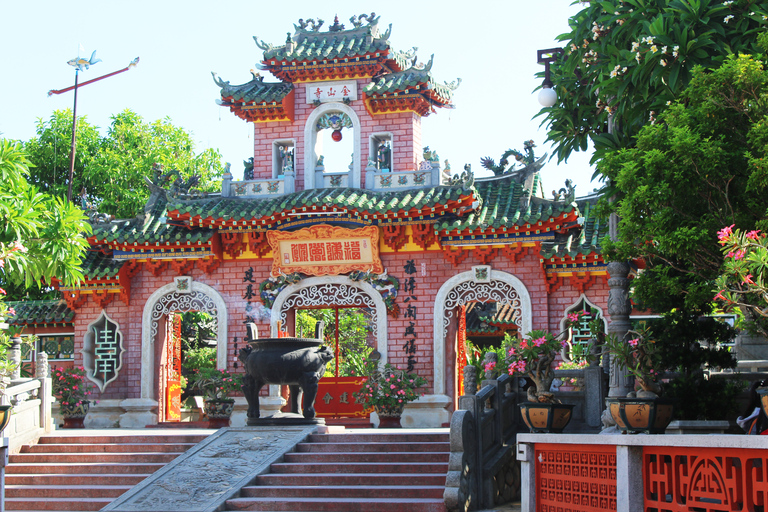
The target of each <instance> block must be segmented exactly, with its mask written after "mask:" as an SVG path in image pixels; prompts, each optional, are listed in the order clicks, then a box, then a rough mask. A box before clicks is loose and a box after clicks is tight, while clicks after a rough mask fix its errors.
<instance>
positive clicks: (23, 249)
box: [11, 240, 27, 252]
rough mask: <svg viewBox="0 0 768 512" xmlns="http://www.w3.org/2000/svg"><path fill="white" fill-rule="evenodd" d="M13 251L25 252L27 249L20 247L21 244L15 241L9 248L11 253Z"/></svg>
mask: <svg viewBox="0 0 768 512" xmlns="http://www.w3.org/2000/svg"><path fill="white" fill-rule="evenodd" d="M14 251H21V252H27V248H26V247H24V246H23V245H21V242H19V241H18V240H16V241H15V242H13V245H12V246H11V252H14Z"/></svg>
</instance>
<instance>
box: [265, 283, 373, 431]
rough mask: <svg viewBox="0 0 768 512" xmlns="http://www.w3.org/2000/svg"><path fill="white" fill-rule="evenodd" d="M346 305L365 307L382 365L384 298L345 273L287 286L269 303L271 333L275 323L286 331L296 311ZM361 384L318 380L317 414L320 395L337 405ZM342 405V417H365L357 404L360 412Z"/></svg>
mask: <svg viewBox="0 0 768 512" xmlns="http://www.w3.org/2000/svg"><path fill="white" fill-rule="evenodd" d="M345 307H351V308H365V310H366V311H367V315H368V317H369V318H370V329H371V331H372V332H371V337H372V339H373V340H374V342H375V348H376V350H377V351H378V352H379V353H380V354H381V362H382V364H383V363H385V362H386V360H387V307H386V305H385V304H384V300H383V299H382V298H381V294H380V293H379V292H377V291H376V289H375V288H374V287H373V286H371V285H370V284H368V283H366V282H364V281H352V280H351V279H349V277H347V276H326V277H311V278H308V279H304V280H302V281H300V282H298V283H295V284H293V285H290V286H287V287H286V288H285V289H284V290H283V291H282V292H280V294H279V295H278V296H277V297H276V298H275V302H274V305H273V306H272V312H273V315H272V320H271V335H272V337H277V332H278V325H281V326H289V327H288V330H289V331H291V330H292V326H293V324H294V322H295V314H296V311H297V310H301V309H312V308H345ZM329 327H330V326H329ZM294 334H296V333H294ZM361 385H362V381H361V380H360V379H359V378H357V379H352V378H350V379H346V380H345V379H344V378H341V377H340V378H337V379H335V380H334V379H332V378H324V379H323V380H321V381H320V391H319V392H318V399H317V400H318V401H317V402H316V407H317V411H318V415H319V416H323V415H325V414H324V413H323V410H322V409H323V407H322V405H323V404H321V403H320V401H322V400H323V398H327V401H326V402H325V405H330V403H331V402H333V403H334V404H338V403H339V402H340V401H341V400H347V401H351V400H350V399H351V393H353V392H354V391H357V390H358V389H359V388H360V386H361ZM269 393H270V397H273V398H277V397H278V396H279V394H280V388H279V386H270V388H269ZM326 393H327V395H326ZM344 393H346V395H344ZM342 396H344V398H342ZM347 405H352V404H347ZM342 408H343V409H349V411H348V413H347V412H345V413H344V414H342V415H343V416H345V417H363V416H364V417H367V414H365V415H363V414H362V409H360V407H359V406H357V409H360V410H359V411H353V410H352V409H355V407H342Z"/></svg>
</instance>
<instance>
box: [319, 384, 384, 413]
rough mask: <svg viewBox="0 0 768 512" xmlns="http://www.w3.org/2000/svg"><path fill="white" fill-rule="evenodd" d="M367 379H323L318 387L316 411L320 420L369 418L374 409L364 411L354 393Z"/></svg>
mask: <svg viewBox="0 0 768 512" xmlns="http://www.w3.org/2000/svg"><path fill="white" fill-rule="evenodd" d="M366 380H367V379H366V378H365V377H323V378H322V379H320V382H319V383H318V386H317V398H316V399H315V410H316V411H317V415H318V416H319V417H320V418H367V417H368V415H369V414H370V413H371V411H372V410H373V408H368V409H364V408H363V406H362V404H359V403H357V401H356V400H355V397H354V396H353V395H354V393H356V392H357V391H360V388H361V387H363V383H365V381H366Z"/></svg>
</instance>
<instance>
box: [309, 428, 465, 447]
mask: <svg viewBox="0 0 768 512" xmlns="http://www.w3.org/2000/svg"><path fill="white" fill-rule="evenodd" d="M309 442H310V443H377V442H378V443H381V442H387V443H419V444H420V443H436V442H442V443H448V442H450V439H449V437H448V434H447V433H441V432H425V433H423V434H421V433H392V430H384V431H378V432H376V431H374V432H371V433H368V432H365V433H363V432H355V433H352V434H312V435H311V436H309Z"/></svg>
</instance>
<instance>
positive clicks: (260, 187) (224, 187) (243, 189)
mask: <svg viewBox="0 0 768 512" xmlns="http://www.w3.org/2000/svg"><path fill="white" fill-rule="evenodd" d="M295 181H296V180H295V175H294V173H293V172H288V173H286V174H285V175H280V177H278V178H274V179H257V180H243V181H232V175H231V174H229V173H226V174H224V178H223V179H222V181H221V196H222V197H242V198H264V197H274V196H282V195H285V194H290V193H292V192H294V191H295V190H296V184H295Z"/></svg>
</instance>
